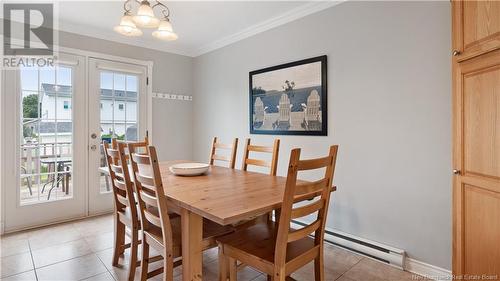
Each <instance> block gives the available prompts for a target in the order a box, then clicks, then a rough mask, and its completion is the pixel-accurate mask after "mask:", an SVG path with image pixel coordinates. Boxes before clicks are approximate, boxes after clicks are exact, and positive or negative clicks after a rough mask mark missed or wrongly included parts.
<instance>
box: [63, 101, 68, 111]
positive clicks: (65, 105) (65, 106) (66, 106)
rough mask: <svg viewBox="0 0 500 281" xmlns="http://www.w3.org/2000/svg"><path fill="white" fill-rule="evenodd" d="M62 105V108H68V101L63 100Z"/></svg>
mask: <svg viewBox="0 0 500 281" xmlns="http://www.w3.org/2000/svg"><path fill="white" fill-rule="evenodd" d="M63 107H64V109H69V101H67V100H65V101H64V105H63Z"/></svg>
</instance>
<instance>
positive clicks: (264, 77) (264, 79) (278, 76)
mask: <svg viewBox="0 0 500 281" xmlns="http://www.w3.org/2000/svg"><path fill="white" fill-rule="evenodd" d="M286 80H289V81H294V82H295V89H300V88H306V87H312V86H319V85H321V62H319V61H318V62H315V63H310V64H303V65H298V66H294V67H290V68H285V69H279V70H275V71H271V72H265V73H260V74H257V75H254V76H253V81H252V82H253V83H252V86H253V87H254V88H258V87H261V88H262V89H264V90H266V91H270V90H276V91H282V90H283V88H282V86H283V85H284V84H285V81H286Z"/></svg>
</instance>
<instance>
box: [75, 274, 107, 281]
mask: <svg viewBox="0 0 500 281" xmlns="http://www.w3.org/2000/svg"><path fill="white" fill-rule="evenodd" d="M114 280H115V279H113V276H111V273H109V272H104V273H101V274H98V275H95V276H92V277H89V278H87V279H83V280H82V281H114Z"/></svg>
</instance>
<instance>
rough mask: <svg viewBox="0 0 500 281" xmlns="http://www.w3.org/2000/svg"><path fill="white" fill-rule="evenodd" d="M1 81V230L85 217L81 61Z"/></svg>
mask: <svg viewBox="0 0 500 281" xmlns="http://www.w3.org/2000/svg"><path fill="white" fill-rule="evenodd" d="M4 78H5V89H6V91H5V95H4V97H3V98H4V100H3V101H4V102H3V103H2V104H3V109H2V110H3V111H4V112H5V115H4V116H3V118H2V119H3V120H4V122H3V123H4V124H3V126H4V127H3V130H4V134H2V135H3V142H4V147H3V152H4V156H5V157H4V159H3V160H4V163H3V167H4V168H3V169H4V171H3V172H4V175H5V181H4V183H5V188H4V190H5V193H4V195H5V198H4V200H3V202H4V204H5V209H4V210H5V230H6V231H11V230H16V229H21V228H25V227H31V226H36V225H43V224H46V223H50V222H54V221H60V220H65V219H70V218H76V217H82V216H85V213H86V205H87V204H86V201H85V198H86V191H85V183H86V165H85V163H86V161H87V155H86V153H85V151H86V139H85V135H84V132H85V130H86V122H85V117H86V115H87V113H86V107H85V104H86V97H85V58H84V57H82V56H76V55H69V54H63V53H61V54H60V56H59V60H58V61H57V64H55V65H54V67H44V68H39V67H22V68H21V69H20V70H18V71H14V70H12V71H5V77H4ZM7 116H8V118H6V117H7ZM7 133H8V134H7Z"/></svg>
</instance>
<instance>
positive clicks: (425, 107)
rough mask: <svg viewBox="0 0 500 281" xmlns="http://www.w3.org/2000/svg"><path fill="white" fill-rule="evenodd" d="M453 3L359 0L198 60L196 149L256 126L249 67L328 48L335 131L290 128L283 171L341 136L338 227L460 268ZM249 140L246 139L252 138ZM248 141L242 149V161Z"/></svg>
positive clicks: (335, 206)
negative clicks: (454, 260) (455, 249)
mask: <svg viewBox="0 0 500 281" xmlns="http://www.w3.org/2000/svg"><path fill="white" fill-rule="evenodd" d="M450 22H451V19H450V3H449V2H447V1H446V2H419V3H417V2H358V1H348V2H345V3H342V4H340V5H338V6H335V7H332V8H330V9H328V10H325V11H322V12H319V13H316V14H313V15H310V16H307V17H305V18H302V19H299V20H297V21H294V22H291V23H289V24H286V25H284V26H281V27H278V28H275V29H272V30H270V31H267V32H264V33H261V34H258V35H256V36H253V37H251V38H248V39H245V40H242V41H239V42H237V43H235V44H232V45H230V46H227V47H224V48H222V49H219V50H216V51H214V52H212V53H209V54H205V55H202V56H200V57H197V58H196V59H195V61H194V73H195V75H194V98H193V106H194V107H193V113H194V123H193V124H194V130H193V137H194V138H193V139H194V156H195V158H196V159H197V160H200V161H206V158H207V155H208V153H209V143H210V138H212V137H213V136H219V137H221V138H222V140H225V141H228V140H229V139H230V138H233V137H239V138H240V139H243V138H246V137H252V138H253V139H254V141H255V142H256V143H262V144H271V143H272V139H273V138H275V137H277V136H263V135H251V136H250V135H249V128H248V123H249V122H248V116H249V114H248V72H249V71H252V70H256V69H261V68H264V67H268V66H273V65H277V64H281V63H287V62H291V61H295V60H300V59H305V58H309V57H314V56H318V55H325V54H326V55H328V87H329V88H328V126H329V128H328V136H327V137H313V136H311V137H304V136H280V138H281V140H282V147H281V155H280V158H279V168H278V173H279V174H280V175H284V174H285V173H286V166H287V163H288V159H289V153H290V150H291V148H293V147H301V148H303V156H304V157H314V156H319V155H324V154H325V153H327V149H328V146H329V145H331V144H339V145H340V151H339V158H338V166H337V172H336V178H335V182H336V185H338V187H339V190H338V192H336V193H335V194H334V196H333V198H332V199H333V203H332V205H331V207H330V214H329V217H328V227H330V228H334V229H339V230H342V231H344V232H348V233H352V234H354V235H357V236H360V237H363V238H367V239H371V240H374V241H378V242H381V243H385V244H388V245H391V246H395V247H398V248H402V249H405V250H407V251H408V255H409V256H410V257H411V258H415V259H418V260H421V261H424V262H427V263H430V264H433V265H436V266H439V267H444V268H448V269H449V268H450V267H451V176H450V171H451V88H450V87H451V82H450V81H451V69H450V68H451V67H450V50H451V42H450V34H451V27H450ZM240 144H241V143H240ZM240 161H241V150H240V151H239V153H238V166H239V163H241V162H240Z"/></svg>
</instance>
